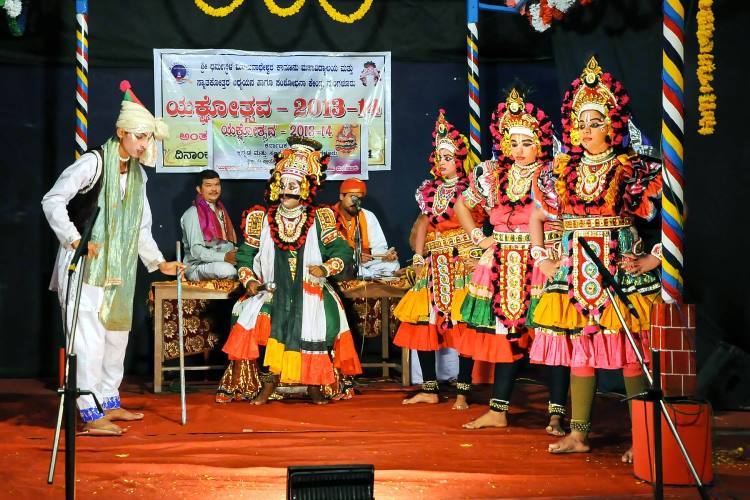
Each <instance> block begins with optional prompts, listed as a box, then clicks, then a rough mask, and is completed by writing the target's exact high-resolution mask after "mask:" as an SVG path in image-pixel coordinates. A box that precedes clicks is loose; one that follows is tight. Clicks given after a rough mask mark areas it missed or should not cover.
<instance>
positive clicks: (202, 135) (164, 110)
mask: <svg viewBox="0 0 750 500" xmlns="http://www.w3.org/2000/svg"><path fill="white" fill-rule="evenodd" d="M390 68H391V54H390V52H371V53H362V52H354V53H318V52H285V53H269V52H244V51H237V50H177V49H154V92H155V96H154V98H155V99H154V100H155V107H156V115H157V116H161V117H162V118H164V120H165V121H166V122H167V124H168V125H169V132H170V137H169V139H167V140H165V141H164V143H163V144H162V145H161V149H160V157H159V161H158V163H157V171H159V172H197V171H200V170H202V169H205V168H208V167H210V166H211V165H212V162H211V161H210V158H209V140H210V136H211V134H212V129H211V121H212V120H220V121H223V122H225V123H227V122H229V123H233V124H235V125H236V124H245V125H249V124H257V125H265V124H267V125H269V126H270V125H277V126H280V124H286V125H287V126H286V128H284V129H283V130H285V131H287V132H289V131H290V130H291V128H290V126H291V125H301V124H305V125H315V126H316V127H321V126H326V125H331V127H336V128H335V130H339V131H340V130H341V127H342V126H343V125H346V124H348V125H349V127H347V128H346V134H349V133H350V130H357V131H358V134H359V136H358V138H359V139H360V140H362V141H367V142H366V144H361V145H359V146H360V147H361V149H362V151H361V153H362V154H361V158H362V160H365V159H366V162H367V164H366V165H361V168H360V170H359V171H358V172H357V173H354V171H353V168H352V164H348V165H345V166H344V167H342V168H341V169H340V170H338V171H332V172H331V174H333V175H335V177H334V178H345V177H349V176H356V177H365V176H366V175H367V171H368V170H370V171H372V170H390V168H391V166H390V165H391V77H390ZM225 129H226V128H225ZM315 130H316V131H317V128H316V129H315ZM322 130H328V129H322ZM316 139H318V138H316ZM330 139H331V140H330V141H329V143H331V144H335V143H336V137H333V138H330ZM348 140H349V141H351V138H349V139H348ZM322 142H324V144H325V141H322ZM340 142H341V141H340ZM249 143H250V144H252V143H253V141H249ZM224 145H226V144H224ZM247 146H248V141H244V143H243V147H244V148H245V152H244V153H241V154H240V153H238V156H244V157H247V156H248V155H254V154H255V153H252V152H250V153H248V152H247V149H246V148H247ZM362 146H364V147H362ZM334 151H335V150H333V151H327V152H329V153H334ZM258 154H260V153H258ZM334 156H335V155H334ZM347 169H349V170H347ZM251 170H252V169H244V172H246V173H247V175H245V174H244V173H242V171H243V169H241V168H240V169H237V168H233V175H231V177H232V178H257V175H258V174H257V173H256V174H255V175H254V174H252V173H251ZM220 175H223V174H220Z"/></svg>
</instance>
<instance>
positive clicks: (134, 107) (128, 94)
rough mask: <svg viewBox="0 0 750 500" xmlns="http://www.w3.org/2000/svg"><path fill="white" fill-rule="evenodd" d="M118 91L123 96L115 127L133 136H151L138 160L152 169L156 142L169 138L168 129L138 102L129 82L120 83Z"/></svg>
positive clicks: (154, 160)
mask: <svg viewBox="0 0 750 500" xmlns="http://www.w3.org/2000/svg"><path fill="white" fill-rule="evenodd" d="M120 90H122V91H123V92H124V93H125V95H124V96H123V98H122V103H121V105H120V115H119V116H118V117H117V123H116V124H115V126H116V127H117V128H121V129H123V130H124V131H126V132H133V133H135V134H153V136H152V138H151V139H150V140H149V142H148V145H147V146H146V151H144V152H143V155H141V157H140V158H139V161H140V162H141V163H142V164H144V165H146V166H148V167H153V166H154V165H155V164H156V141H157V140H158V141H162V140H164V139H166V138H167V137H169V127H168V126H167V124H166V123H164V120H162V119H161V118H155V117H154V115H152V114H151V112H150V111H149V110H148V109H146V107H145V106H144V105H143V103H142V102H141V101H140V100H138V98H137V97H136V96H135V94H134V93H133V91H132V90H131V89H130V82H128V81H127V80H123V81H122V82H120Z"/></svg>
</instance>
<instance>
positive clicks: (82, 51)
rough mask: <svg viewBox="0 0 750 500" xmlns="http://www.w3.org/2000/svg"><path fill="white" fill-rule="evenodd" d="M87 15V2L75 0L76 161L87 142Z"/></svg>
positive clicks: (86, 0) (83, 151)
mask: <svg viewBox="0 0 750 500" xmlns="http://www.w3.org/2000/svg"><path fill="white" fill-rule="evenodd" d="M88 34H89V14H88V0H76V145H75V157H76V160H77V159H78V158H80V157H81V155H82V154H83V153H85V152H86V150H87V149H88V142H89V132H88V131H89V120H88V113H89V40H88Z"/></svg>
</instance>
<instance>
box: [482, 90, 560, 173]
mask: <svg viewBox="0 0 750 500" xmlns="http://www.w3.org/2000/svg"><path fill="white" fill-rule="evenodd" d="M490 132H491V133H492V140H493V142H494V143H495V149H496V150H497V151H498V153H499V154H500V155H501V157H502V156H504V157H507V158H508V159H509V160H510V161H511V162H512V159H511V158H510V156H511V152H510V136H511V135H513V134H523V135H527V136H530V137H532V138H533V139H534V142H536V145H537V147H538V148H539V153H538V154H537V161H540V162H548V161H550V160H551V159H552V134H553V131H552V121H551V120H550V119H549V117H548V116H547V114H546V113H545V112H544V111H542V110H541V109H540V108H538V107H536V106H534V105H533V104H532V103H530V102H525V101H524V97H523V95H521V93H520V92H519V91H518V90H517V89H515V88H513V89H512V90H511V91H510V93H509V94H508V97H507V98H506V99H505V102H501V103H499V104H498V105H497V108H496V109H495V111H493V112H492V118H491V120H490ZM501 161H502V158H501Z"/></svg>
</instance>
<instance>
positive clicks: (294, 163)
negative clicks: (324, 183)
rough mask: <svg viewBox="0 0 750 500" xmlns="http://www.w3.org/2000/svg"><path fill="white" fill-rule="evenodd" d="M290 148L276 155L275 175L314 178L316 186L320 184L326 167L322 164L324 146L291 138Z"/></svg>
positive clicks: (309, 140)
mask: <svg viewBox="0 0 750 500" xmlns="http://www.w3.org/2000/svg"><path fill="white" fill-rule="evenodd" d="M287 142H288V143H289V146H290V147H289V148H287V149H284V150H283V151H281V153H278V154H277V155H276V166H275V167H274V169H273V173H277V172H278V174H279V175H292V176H295V177H299V178H300V179H304V178H305V177H307V176H308V175H310V176H313V177H314V178H315V179H314V182H315V184H320V178H321V176H322V175H323V170H324V166H323V165H322V163H321V159H322V157H323V153H321V151H320V150H321V149H322V147H323V146H322V145H321V144H320V143H319V142H318V141H314V140H312V139H307V138H303V137H296V136H292V137H290V138H289V139H288V140H287Z"/></svg>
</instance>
